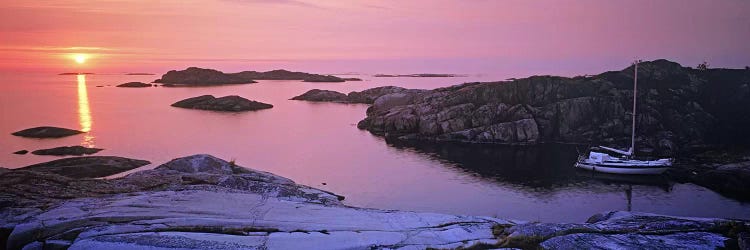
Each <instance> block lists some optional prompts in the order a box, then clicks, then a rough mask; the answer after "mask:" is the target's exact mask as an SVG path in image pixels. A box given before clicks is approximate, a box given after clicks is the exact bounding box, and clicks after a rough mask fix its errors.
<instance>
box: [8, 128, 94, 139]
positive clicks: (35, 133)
mask: <svg viewBox="0 0 750 250" xmlns="http://www.w3.org/2000/svg"><path fill="white" fill-rule="evenodd" d="M81 133H83V131H78V130H73V129H67V128H58V127H49V126H43V127H34V128H29V129H24V130H21V131H18V132H14V133H13V134H12V135H15V136H21V137H30V138H60V137H66V136H71V135H77V134H81Z"/></svg>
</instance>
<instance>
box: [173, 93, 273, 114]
mask: <svg viewBox="0 0 750 250" xmlns="http://www.w3.org/2000/svg"><path fill="white" fill-rule="evenodd" d="M172 107H178V108H186V109H201V110H212V111H226V112H241V111H253V110H261V109H270V108H273V105H271V104H267V103H262V102H256V101H251V100H248V99H245V98H242V97H240V96H236V95H231V96H224V97H219V98H216V97H214V96H212V95H202V96H197V97H192V98H188V99H184V100H181V101H178V102H175V103H173V104H172Z"/></svg>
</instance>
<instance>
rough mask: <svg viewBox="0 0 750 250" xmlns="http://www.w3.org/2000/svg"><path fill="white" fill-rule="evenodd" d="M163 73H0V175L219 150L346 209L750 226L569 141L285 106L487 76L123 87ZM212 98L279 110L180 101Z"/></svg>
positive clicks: (743, 207)
mask: <svg viewBox="0 0 750 250" xmlns="http://www.w3.org/2000/svg"><path fill="white" fill-rule="evenodd" d="M157 77H158V76H126V75H88V76H58V75H49V74H14V75H10V74H4V75H0V118H1V119H2V122H0V166H2V167H6V168H17V167H22V166H26V165H29V164H34V163H39V162H45V161H50V160H54V159H58V157H54V156H35V155H14V154H11V152H14V151H17V150H21V149H27V150H36V149H42V148H51V147H57V146H71V145H84V146H90V147H98V148H104V149H105V150H104V151H102V152H100V153H99V154H97V155H116V156H123V157H130V158H137V159H145V160H149V161H151V162H153V164H151V165H148V166H145V167H143V168H141V169H149V168H154V167H156V166H158V165H159V164H161V163H164V162H167V161H169V160H171V159H173V158H177V157H182V156H187V155H192V154H198V153H208V154H212V155H215V156H217V157H220V158H223V159H226V160H235V161H236V162H237V163H238V164H239V165H241V166H245V167H250V168H255V169H259V170H263V171H268V172H272V173H275V174H278V175H282V176H285V177H288V178H291V179H293V180H295V181H296V182H298V183H301V184H305V185H309V186H313V187H317V188H321V189H325V190H329V191H332V192H335V193H337V194H341V195H344V196H346V200H345V203H346V204H348V205H353V206H360V207H373V208H383V209H399V210H412V211H426V212H440V213H451V214H469V215H486V216H498V217H503V218H514V219H521V220H529V221H545V222H556V221H562V222H582V221H584V220H585V219H586V218H588V217H589V216H591V215H592V214H594V213H598V212H602V211H607V210H627V209H628V206H630V208H631V209H632V210H633V211H643V212H654V213H664V214H671V215H683V216H705V217H731V218H743V219H750V204H748V203H743V202H740V201H736V200H732V199H729V198H725V197H723V196H721V195H719V194H717V193H714V192H712V191H710V190H707V189H705V188H702V187H699V186H696V185H692V184H676V183H669V182H668V181H665V180H662V179H658V178H657V179H653V178H648V179H646V180H644V179H641V178H637V179H622V178H621V177H618V176H606V175H592V173H589V172H580V171H576V170H574V169H573V168H572V167H571V165H572V163H573V161H574V160H575V157H576V150H575V148H574V147H571V146H561V145H545V146H537V147H507V146H505V147H503V146H477V145H463V144H440V145H436V144H424V143H408V144H404V143H397V142H386V141H385V140H384V139H382V138H379V137H376V136H373V135H371V134H370V133H368V132H367V131H362V130H359V129H357V128H356V124H357V122H358V121H360V120H361V119H362V118H364V116H365V109H366V108H367V105H361V104H334V103H310V102H304V101H292V100H288V99H289V98H291V97H293V96H296V95H299V94H302V93H304V92H305V91H307V90H310V89H313V88H320V89H329V90H336V91H340V92H345V93H346V92H349V91H359V90H364V89H368V88H372V87H377V86H384V85H396V86H402V87H407V88H427V89H432V88H437V87H444V86H450V85H454V84H457V83H462V82H468V81H489V80H495V79H491V78H487V77H485V76H470V77H462V78H370V77H367V76H357V77H361V78H365V81H362V82H346V83H305V82H300V81H261V82H260V83H256V84H245V85H229V86H217V87H184V88H163V87H157V88H145V89H128V88H115V87H114V85H117V84H120V83H124V82H129V81H146V82H148V81H150V80H153V79H155V78H157ZM96 86H103V87H96ZM204 94H212V95H215V96H224V95H240V96H243V97H245V98H248V99H252V100H257V101H261V102H265V103H270V104H273V105H274V108H272V109H268V110H261V111H256V112H245V113H238V114H231V113H221V112H211V111H200V110H186V109H179V108H174V107H170V106H169V105H170V104H172V103H173V102H175V101H178V100H182V99H184V98H189V97H194V96H198V95H204ZM42 125H51V126H59V127H67V128H74V129H81V130H87V131H89V132H88V133H86V134H82V135H76V136H71V137H66V138H61V139H41V140H40V139H28V138H21V137H16V136H12V135H10V133H12V132H15V131H18V130H21V129H25V128H29V127H35V126H42ZM323 183H326V185H323ZM628 197H630V205H628V204H629V203H628Z"/></svg>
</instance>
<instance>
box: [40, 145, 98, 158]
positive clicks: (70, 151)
mask: <svg viewBox="0 0 750 250" xmlns="http://www.w3.org/2000/svg"><path fill="white" fill-rule="evenodd" d="M102 150H103V149H101V148H87V147H84V146H69V147H56V148H48V149H39V150H34V151H32V152H31V153H32V154H35V155H57V156H64V155H78V156H80V155H90V154H96V153H98V152H99V151H102Z"/></svg>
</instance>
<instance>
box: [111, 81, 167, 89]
mask: <svg viewBox="0 0 750 250" xmlns="http://www.w3.org/2000/svg"><path fill="white" fill-rule="evenodd" d="M151 86H154V87H156V86H157V85H155V84H154V85H151V84H148V83H145V82H126V83H123V84H119V85H117V86H115V87H118V88H146V87H151Z"/></svg>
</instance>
